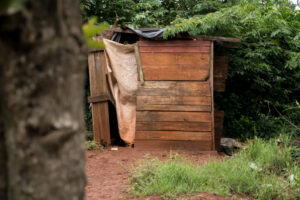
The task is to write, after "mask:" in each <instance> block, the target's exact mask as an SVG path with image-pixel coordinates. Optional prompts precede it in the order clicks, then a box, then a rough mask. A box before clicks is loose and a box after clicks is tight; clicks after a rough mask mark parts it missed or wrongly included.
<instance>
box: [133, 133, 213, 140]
mask: <svg viewBox="0 0 300 200" xmlns="http://www.w3.org/2000/svg"><path fill="white" fill-rule="evenodd" d="M211 138H212V137H211V132H183V131H136V134H135V139H137V140H143V139H159V140H205V141H210V140H211Z"/></svg>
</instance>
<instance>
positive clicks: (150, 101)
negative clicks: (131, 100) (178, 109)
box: [137, 96, 211, 105]
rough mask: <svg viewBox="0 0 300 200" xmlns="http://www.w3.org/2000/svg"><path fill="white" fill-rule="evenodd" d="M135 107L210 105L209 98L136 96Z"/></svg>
mask: <svg viewBox="0 0 300 200" xmlns="http://www.w3.org/2000/svg"><path fill="white" fill-rule="evenodd" d="M137 105H211V97H206V96H203V97H202V96H198V97H186V96H137Z"/></svg>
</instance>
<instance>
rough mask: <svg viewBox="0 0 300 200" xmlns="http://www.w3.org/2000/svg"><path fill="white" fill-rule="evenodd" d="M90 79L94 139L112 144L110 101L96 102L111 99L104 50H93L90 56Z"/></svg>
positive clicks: (104, 143) (100, 142)
mask: <svg viewBox="0 0 300 200" xmlns="http://www.w3.org/2000/svg"><path fill="white" fill-rule="evenodd" d="M88 62H89V79H90V93H91V96H92V97H98V98H93V99H90V100H92V101H93V104H92V118H93V134H94V140H95V141H96V142H97V143H98V144H102V145H105V146H108V145H110V143H111V141H110V127H109V112H108V102H105V101H104V102H96V100H98V101H99V100H101V101H102V100H104V99H106V98H107V99H109V96H108V87H107V82H106V60H105V56H104V52H103V51H97V52H91V53H89V56H88Z"/></svg>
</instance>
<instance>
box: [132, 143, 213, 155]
mask: <svg viewBox="0 0 300 200" xmlns="http://www.w3.org/2000/svg"><path fill="white" fill-rule="evenodd" d="M134 148H135V149H137V150H153V149H155V150H161V151H163V150H167V151H169V150H172V151H174V150H185V151H193V152H196V151H212V149H211V141H206V140H205V141H203V140H200V141H184V140H177V141H174V140H136V141H135V143H134ZM214 153H216V152H215V151H214Z"/></svg>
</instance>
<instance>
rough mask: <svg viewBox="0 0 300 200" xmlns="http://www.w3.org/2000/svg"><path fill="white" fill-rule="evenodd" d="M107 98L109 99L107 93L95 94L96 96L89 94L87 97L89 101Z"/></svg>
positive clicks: (105, 99) (94, 101) (99, 100)
mask: <svg viewBox="0 0 300 200" xmlns="http://www.w3.org/2000/svg"><path fill="white" fill-rule="evenodd" d="M108 100H109V96H108V95H107V94H101V95H97V96H89V97H88V102H89V103H97V102H104V101H108Z"/></svg>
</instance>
